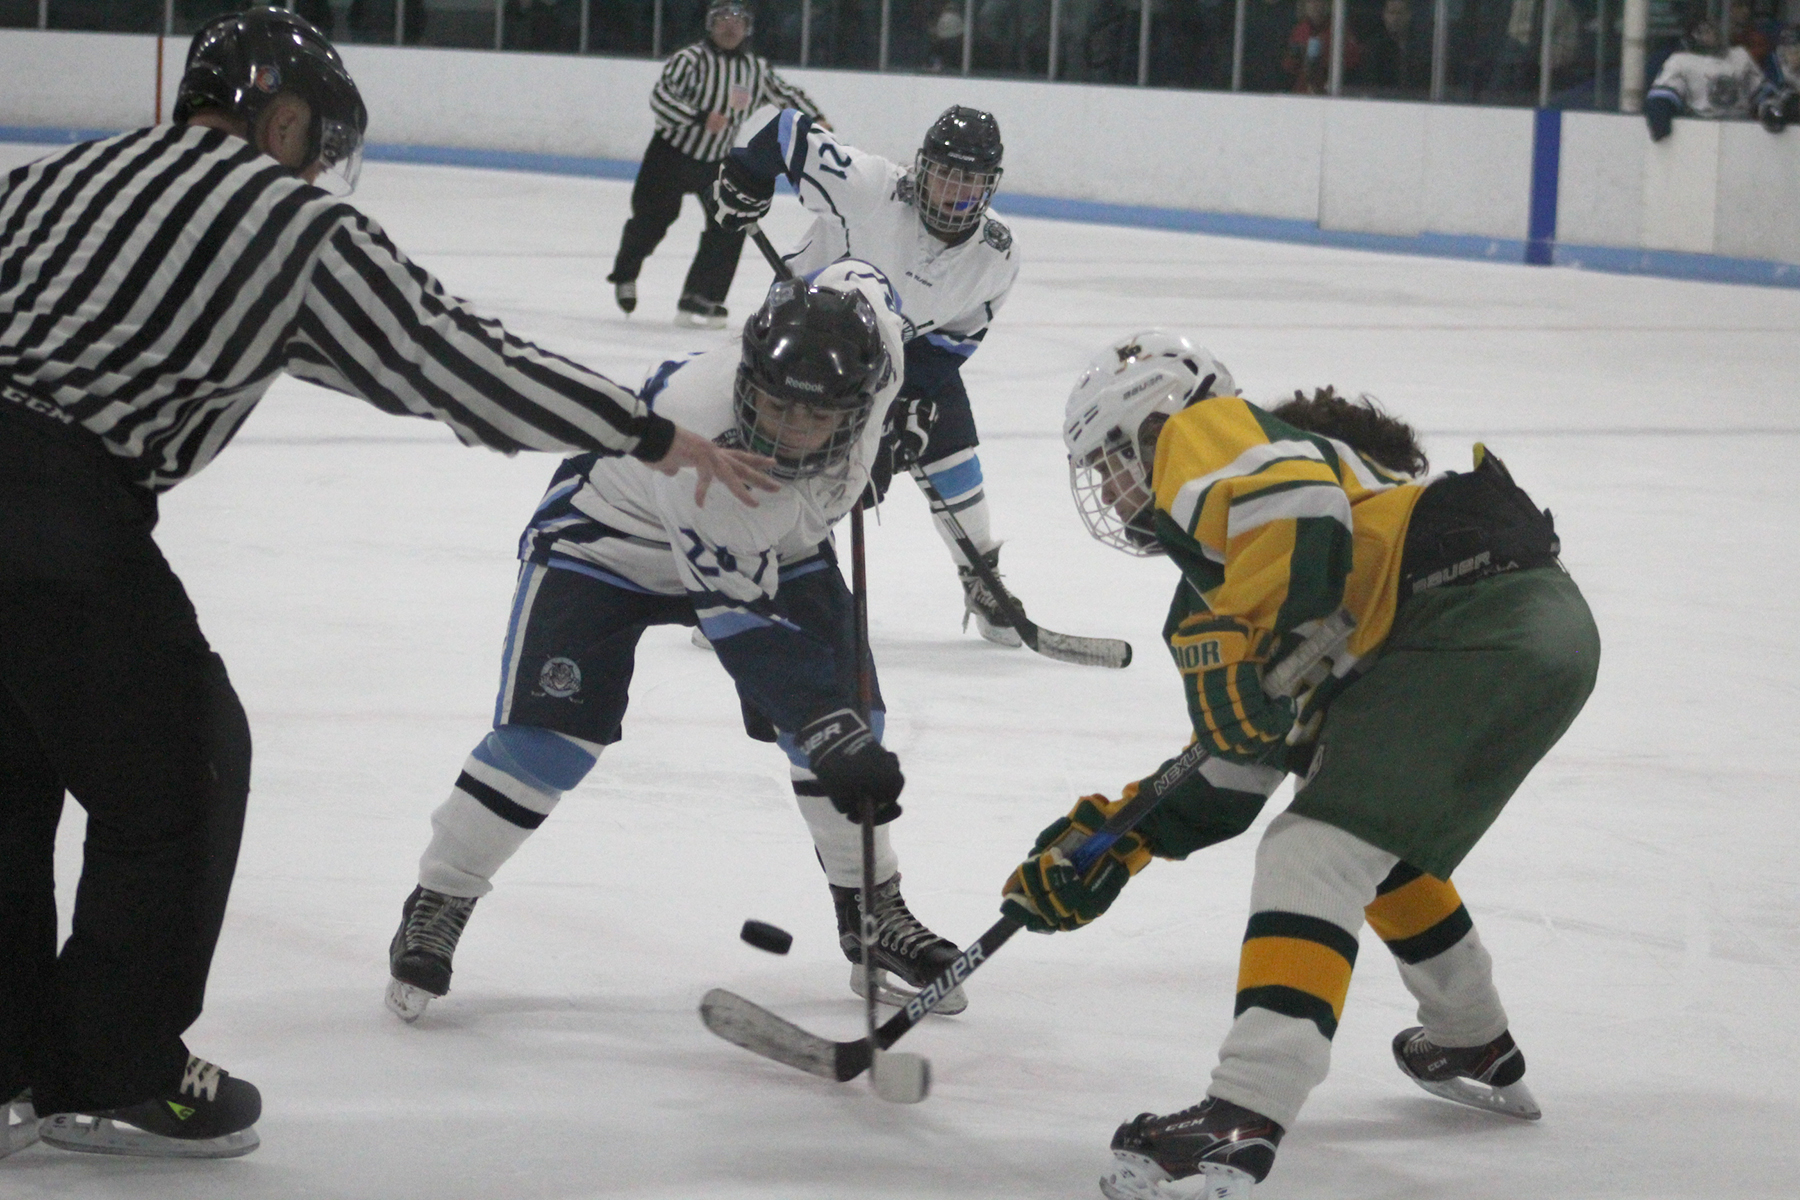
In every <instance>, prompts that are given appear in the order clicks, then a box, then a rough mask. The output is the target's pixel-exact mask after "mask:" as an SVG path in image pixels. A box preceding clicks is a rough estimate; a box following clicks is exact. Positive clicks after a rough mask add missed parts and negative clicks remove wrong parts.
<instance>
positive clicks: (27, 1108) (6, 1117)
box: [0, 1098, 38, 1158]
mask: <svg viewBox="0 0 1800 1200" xmlns="http://www.w3.org/2000/svg"><path fill="white" fill-rule="evenodd" d="M37 1140H38V1115H37V1110H36V1109H35V1108H33V1107H31V1101H29V1100H25V1099H17V1098H15V1099H13V1100H9V1101H7V1103H6V1107H5V1108H4V1109H0V1158H5V1157H6V1156H7V1155H9V1154H17V1153H18V1152H19V1151H21V1150H23V1149H24V1148H25V1147H27V1146H29V1145H31V1144H32V1143H33V1142H35V1141H37Z"/></svg>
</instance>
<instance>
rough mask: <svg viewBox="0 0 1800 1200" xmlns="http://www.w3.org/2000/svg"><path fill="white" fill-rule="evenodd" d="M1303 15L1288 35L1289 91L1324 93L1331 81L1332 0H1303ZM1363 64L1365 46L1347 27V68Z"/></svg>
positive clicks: (1345, 34) (1286, 68) (1315, 94)
mask: <svg viewBox="0 0 1800 1200" xmlns="http://www.w3.org/2000/svg"><path fill="white" fill-rule="evenodd" d="M1299 16H1300V19H1299V20H1298V21H1296V22H1295V23H1294V28H1293V30H1292V32H1290V33H1289V34H1288V43H1287V57H1286V58H1285V59H1283V60H1282V66H1283V68H1284V69H1285V70H1286V71H1287V76H1288V79H1289V81H1290V86H1289V87H1288V90H1289V91H1291V92H1297V93H1299V94H1301V95H1304V96H1323V95H1324V94H1325V93H1326V92H1327V91H1328V90H1329V86H1330V83H1331V0H1300V13H1299ZM1361 63H1362V46H1361V45H1360V44H1359V43H1358V42H1357V40H1356V35H1355V34H1353V33H1351V32H1350V31H1349V30H1348V29H1346V30H1344V69H1345V70H1346V71H1354V70H1356V69H1357V67H1358V66H1360V65H1361Z"/></svg>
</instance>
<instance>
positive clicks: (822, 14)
mask: <svg viewBox="0 0 1800 1200" xmlns="http://www.w3.org/2000/svg"><path fill="white" fill-rule="evenodd" d="M811 8H812V24H811V27H810V29H809V30H808V33H807V59H806V65H807V66H809V67H842V68H849V69H852V70H864V71H873V70H875V68H876V67H877V66H878V65H879V63H880V59H881V0H812V3H811Z"/></svg>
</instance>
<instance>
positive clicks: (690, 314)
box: [675, 292, 731, 329]
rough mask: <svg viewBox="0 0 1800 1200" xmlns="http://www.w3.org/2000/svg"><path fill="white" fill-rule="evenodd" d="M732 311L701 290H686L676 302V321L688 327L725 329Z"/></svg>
mask: <svg viewBox="0 0 1800 1200" xmlns="http://www.w3.org/2000/svg"><path fill="white" fill-rule="evenodd" d="M730 316H731V313H730V312H729V311H728V310H727V309H726V307H725V306H724V305H723V304H720V303H719V302H718V301H716V300H708V299H707V298H706V297H705V296H702V295H701V294H700V293H699V292H686V293H684V294H683V295H682V297H681V299H679V300H677V301H676V302H675V323H676V324H677V325H681V326H685V327H686V328H688V329H723V328H725V322H726V320H727V319H729V318H730Z"/></svg>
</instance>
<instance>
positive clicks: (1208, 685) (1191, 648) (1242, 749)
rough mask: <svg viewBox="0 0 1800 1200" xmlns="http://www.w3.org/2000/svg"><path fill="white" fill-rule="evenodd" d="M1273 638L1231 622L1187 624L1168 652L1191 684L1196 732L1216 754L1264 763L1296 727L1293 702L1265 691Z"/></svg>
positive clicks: (1211, 621)
mask: <svg viewBox="0 0 1800 1200" xmlns="http://www.w3.org/2000/svg"><path fill="white" fill-rule="evenodd" d="M1268 642H1269V638H1268V637H1267V635H1265V634H1262V633H1260V632H1258V631H1257V630H1254V629H1252V628H1251V627H1250V626H1248V625H1246V624H1244V623H1243V622H1241V621H1236V620H1233V619H1231V618H1220V619H1213V620H1200V621H1186V622H1183V623H1182V625H1181V627H1180V628H1179V629H1178V630H1177V631H1176V633H1175V635H1174V636H1173V637H1171V638H1170V639H1169V650H1170V652H1171V653H1172V654H1174V656H1175V662H1176V665H1177V666H1179V667H1180V668H1181V674H1182V680H1183V682H1184V683H1185V684H1186V685H1187V691H1188V709H1189V712H1190V715H1191V716H1192V718H1193V722H1194V732H1195V733H1196V734H1197V735H1199V738H1200V741H1201V743H1202V744H1203V745H1204V746H1206V748H1207V749H1208V750H1211V751H1212V752H1213V753H1214V754H1218V755H1222V756H1225V757H1228V758H1230V759H1233V760H1235V761H1238V762H1260V761H1262V760H1263V759H1264V758H1266V757H1267V756H1268V755H1269V754H1270V753H1271V752H1272V751H1274V750H1275V749H1277V748H1278V747H1280V746H1281V744H1282V742H1283V740H1284V739H1285V738H1286V737H1287V733H1288V730H1289V729H1291V728H1293V724H1294V702H1293V701H1292V700H1289V699H1288V698H1286V697H1285V696H1282V697H1272V696H1268V695H1266V694H1264V692H1263V689H1262V669H1263V661H1264V658H1265V656H1266V654H1267V649H1268Z"/></svg>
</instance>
